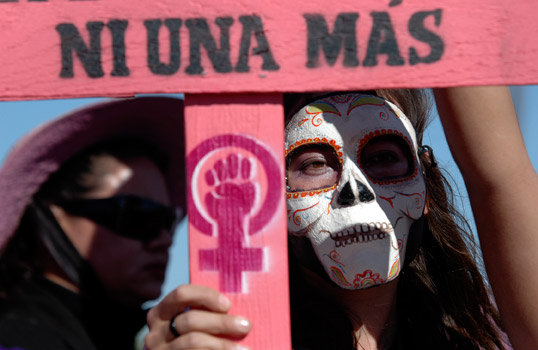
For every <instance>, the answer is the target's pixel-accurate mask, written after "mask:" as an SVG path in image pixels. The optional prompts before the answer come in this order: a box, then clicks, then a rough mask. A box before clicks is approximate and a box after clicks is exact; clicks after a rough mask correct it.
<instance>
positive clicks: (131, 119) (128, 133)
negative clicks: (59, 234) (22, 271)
mask: <svg viewBox="0 0 538 350" xmlns="http://www.w3.org/2000/svg"><path fill="white" fill-rule="evenodd" d="M125 137H128V138H135V139H140V140H142V141H145V142H147V143H149V144H151V145H153V146H155V147H156V148H157V149H158V150H160V151H161V152H162V153H163V154H165V155H166V156H167V157H168V161H169V165H168V167H167V169H166V172H165V177H166V181H167V185H168V189H169V192H170V198H171V201H172V204H173V205H175V206H179V207H182V208H185V183H184V182H185V175H184V171H185V161H184V142H183V101H182V100H180V99H176V98H170V97H140V98H131V99H120V100H112V101H109V102H105V103H99V104H95V105H91V106H89V107H85V108H82V109H79V110H75V111H73V112H70V113H68V114H66V115H64V116H62V117H59V118H57V119H55V120H53V121H51V122H49V123H46V124H44V125H42V126H39V127H38V128H36V129H34V130H33V131H32V132H31V133H30V134H28V135H26V136H25V137H23V138H22V139H21V140H19V142H18V143H17V144H16V145H15V147H14V148H13V149H12V150H11V152H10V153H9V155H8V156H7V157H6V160H5V162H4V164H3V165H2V168H1V169H0V252H1V251H2V250H3V249H4V247H5V245H6V244H7V242H8V241H9V240H10V239H11V237H12V236H13V234H14V231H15V230H16V228H17V226H18V225H19V221H20V219H21V217H22V215H23V213H24V211H25V209H26V206H27V205H28V204H29V203H30V201H31V199H32V196H33V195H34V194H35V193H36V192H37V191H38V190H39V189H40V187H41V185H42V184H43V183H44V182H45V181H47V179H48V178H49V176H50V175H51V174H53V173H54V172H56V171H57V170H58V169H59V168H60V166H61V165H62V164H63V163H64V162H65V161H66V160H67V159H69V158H71V157H72V156H74V155H75V154H77V153H79V152H81V151H83V150H84V149H86V148H88V147H90V146H92V145H95V144H98V143H101V142H106V141H110V140H113V139H116V138H125ZM183 212H186V210H183Z"/></svg>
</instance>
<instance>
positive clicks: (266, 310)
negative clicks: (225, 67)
mask: <svg viewBox="0 0 538 350" xmlns="http://www.w3.org/2000/svg"><path fill="white" fill-rule="evenodd" d="M281 98H282V97H281V95H279V94H272V95H270V94H264V95H226V94H220V95H187V96H186V98H185V101H186V105H185V123H186V149H187V174H188V177H187V178H188V181H189V185H188V187H189V188H188V191H189V202H188V204H189V206H188V213H189V240H190V244H189V245H190V272H191V283H193V284H203V285H208V286H211V287H213V288H216V289H218V290H220V291H222V292H224V293H225V294H227V295H228V296H229V297H230V299H231V300H232V304H233V307H232V310H231V312H232V313H234V314H238V315H244V316H246V317H248V318H249V319H250V320H251V321H252V324H253V329H252V331H251V333H250V334H249V336H248V337H247V338H246V339H245V340H244V343H245V344H246V345H248V346H250V347H251V349H264V350H269V349H274V350H283V349H291V345H290V344H291V343H290V329H289V296H288V270H287V238H286V236H287V234H286V232H287V230H286V221H285V209H284V208H285V205H284V195H283V190H284V184H283V180H284V175H283V169H282V168H283V152H282V145H283V110H282V101H281Z"/></svg>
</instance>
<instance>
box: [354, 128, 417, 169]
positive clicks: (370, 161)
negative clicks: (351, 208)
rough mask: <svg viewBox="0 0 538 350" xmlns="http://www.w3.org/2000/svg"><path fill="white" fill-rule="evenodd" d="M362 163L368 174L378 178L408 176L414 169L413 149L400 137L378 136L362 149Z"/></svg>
mask: <svg viewBox="0 0 538 350" xmlns="http://www.w3.org/2000/svg"><path fill="white" fill-rule="evenodd" d="M360 157H361V159H360V163H361V166H362V168H363V169H364V171H365V172H366V174H367V175H368V176H370V177H371V178H374V179H377V180H385V179H394V178H398V177H403V176H407V175H409V174H410V173H411V171H412V170H413V162H412V156H411V150H410V149H409V146H408V145H407V144H406V143H405V141H404V140H402V139H401V138H399V137H396V136H386V137H378V138H375V139H373V140H371V141H369V142H368V144H367V145H366V146H365V147H364V148H363V149H362V151H361V155H360Z"/></svg>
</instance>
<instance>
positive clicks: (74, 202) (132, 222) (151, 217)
mask: <svg viewBox="0 0 538 350" xmlns="http://www.w3.org/2000/svg"><path fill="white" fill-rule="evenodd" d="M54 203H55V204H57V205H58V206H60V207H62V208H63V209H64V210H65V211H66V212H68V213H69V214H71V215H77V216H82V217H85V218H88V219H90V220H92V221H93V222H95V223H97V224H99V225H101V226H104V227H106V228H107V229H109V230H111V231H113V232H114V233H116V234H118V235H120V236H123V237H127V238H131V239H136V240H139V241H146V242H147V241H151V240H152V239H155V238H157V237H159V236H160V235H161V233H162V232H163V231H166V232H169V233H170V234H172V233H173V232H174V229H175V226H176V224H177V222H178V219H179V218H180V217H181V209H179V208H173V207H170V206H166V205H163V204H159V203H157V202H154V201H152V200H150V199H147V198H143V197H139V196H135V195H118V196H114V197H109V198H97V199H87V198H76V199H61V200H57V201H55V202H54Z"/></svg>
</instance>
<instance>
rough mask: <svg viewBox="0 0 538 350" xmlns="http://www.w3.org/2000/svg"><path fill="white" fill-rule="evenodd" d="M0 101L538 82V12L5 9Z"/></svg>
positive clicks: (495, 1)
mask: <svg viewBox="0 0 538 350" xmlns="http://www.w3.org/2000/svg"><path fill="white" fill-rule="evenodd" d="M0 13H1V19H0V31H1V32H2V33H3V34H2V36H1V38H0V45H1V47H2V55H0V98H1V99H23V98H59V97H76V96H96V95H99V96H101V95H109V96H110V95H112V96H119V95H132V94H135V93H157V92H174V93H175V92H187V93H220V92H253V91H254V92H276V91H278V92H285V91H307V90H335V89H367V88H375V87H424V86H454V85H471V84H534V83H538V60H536V59H535V57H536V54H537V53H538V40H535V38H536V37H538V22H537V21H536V20H535V16H536V14H537V13H538V2H537V1H535V0H520V1H512V2H506V1H502V0H475V1H468V0H445V1H442V2H439V1H431V0H430V1H426V0H424V1H411V0H392V1H389V0H364V1H360V2H357V1H351V0H342V1H338V2H332V3H331V4H330V6H327V2H326V1H325V0H308V1H305V0H297V1H294V2H290V1H284V0H274V1H270V2H268V1H246V0H242V1H241V0H240V1H211V0H197V1H177V0H155V1H151V2H148V1H141V0H131V1H123V0H85V1H80V0H79V1H74V0H71V1H69V0H48V1H47V0H40V1H36V0H34V1H31V0H0Z"/></svg>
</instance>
